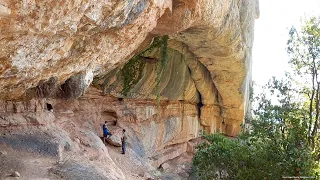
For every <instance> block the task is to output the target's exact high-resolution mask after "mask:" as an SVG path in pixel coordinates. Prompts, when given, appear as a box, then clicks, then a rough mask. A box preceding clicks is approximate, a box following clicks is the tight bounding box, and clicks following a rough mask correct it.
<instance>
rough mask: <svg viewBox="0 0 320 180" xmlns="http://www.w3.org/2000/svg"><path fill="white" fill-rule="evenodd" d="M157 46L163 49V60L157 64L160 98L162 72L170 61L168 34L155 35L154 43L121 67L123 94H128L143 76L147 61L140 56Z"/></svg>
mask: <svg viewBox="0 0 320 180" xmlns="http://www.w3.org/2000/svg"><path fill="white" fill-rule="evenodd" d="M155 48H160V49H161V61H160V63H158V66H157V79H156V80H157V86H156V87H157V99H158V98H159V99H160V84H161V77H162V73H163V71H164V69H165V67H166V65H167V61H168V50H167V48H168V36H159V37H155V38H154V39H153V41H152V44H151V45H150V46H149V47H148V48H147V49H145V50H143V51H141V52H140V53H139V54H137V55H135V56H134V57H133V58H131V59H130V60H129V62H128V63H127V64H125V65H124V67H123V68H122V69H121V76H122V79H123V89H122V92H121V94H123V95H124V96H127V94H128V92H129V91H130V89H131V88H132V86H134V85H135V84H136V83H137V82H138V81H139V79H140V78H141V77H142V70H143V68H144V66H145V63H144V62H142V61H140V57H141V56H142V55H144V54H147V53H151V52H152V51H153V50H154V49H155Z"/></svg>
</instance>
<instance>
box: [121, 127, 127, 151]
mask: <svg viewBox="0 0 320 180" xmlns="http://www.w3.org/2000/svg"><path fill="white" fill-rule="evenodd" d="M126 143H127V133H126V130H125V129H123V130H122V137H121V144H122V152H121V154H126Z"/></svg>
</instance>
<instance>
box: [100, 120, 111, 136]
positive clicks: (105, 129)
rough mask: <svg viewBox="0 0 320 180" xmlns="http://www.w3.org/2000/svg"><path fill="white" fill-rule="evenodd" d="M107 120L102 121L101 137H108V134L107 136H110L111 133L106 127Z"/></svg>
mask: <svg viewBox="0 0 320 180" xmlns="http://www.w3.org/2000/svg"><path fill="white" fill-rule="evenodd" d="M107 122H108V121H105V122H104V125H103V126H102V129H103V137H106V138H108V136H109V138H110V136H112V133H111V132H110V131H109V130H108V128H107Z"/></svg>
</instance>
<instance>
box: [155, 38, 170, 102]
mask: <svg viewBox="0 0 320 180" xmlns="http://www.w3.org/2000/svg"><path fill="white" fill-rule="evenodd" d="M159 39H160V40H158V42H160V51H161V61H160V63H159V62H158V64H157V78H156V82H157V84H156V92H157V102H158V105H160V93H161V78H162V74H163V72H164V70H165V69H166V67H167V64H168V36H162V37H159Z"/></svg>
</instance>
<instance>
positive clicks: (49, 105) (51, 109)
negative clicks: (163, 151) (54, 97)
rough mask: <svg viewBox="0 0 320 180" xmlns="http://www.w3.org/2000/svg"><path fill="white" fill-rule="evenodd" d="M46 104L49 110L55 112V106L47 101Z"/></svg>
mask: <svg viewBox="0 0 320 180" xmlns="http://www.w3.org/2000/svg"><path fill="white" fill-rule="evenodd" d="M46 104H47V109H48V111H51V112H53V107H52V105H51V104H49V103H46Z"/></svg>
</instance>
